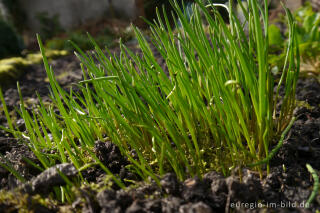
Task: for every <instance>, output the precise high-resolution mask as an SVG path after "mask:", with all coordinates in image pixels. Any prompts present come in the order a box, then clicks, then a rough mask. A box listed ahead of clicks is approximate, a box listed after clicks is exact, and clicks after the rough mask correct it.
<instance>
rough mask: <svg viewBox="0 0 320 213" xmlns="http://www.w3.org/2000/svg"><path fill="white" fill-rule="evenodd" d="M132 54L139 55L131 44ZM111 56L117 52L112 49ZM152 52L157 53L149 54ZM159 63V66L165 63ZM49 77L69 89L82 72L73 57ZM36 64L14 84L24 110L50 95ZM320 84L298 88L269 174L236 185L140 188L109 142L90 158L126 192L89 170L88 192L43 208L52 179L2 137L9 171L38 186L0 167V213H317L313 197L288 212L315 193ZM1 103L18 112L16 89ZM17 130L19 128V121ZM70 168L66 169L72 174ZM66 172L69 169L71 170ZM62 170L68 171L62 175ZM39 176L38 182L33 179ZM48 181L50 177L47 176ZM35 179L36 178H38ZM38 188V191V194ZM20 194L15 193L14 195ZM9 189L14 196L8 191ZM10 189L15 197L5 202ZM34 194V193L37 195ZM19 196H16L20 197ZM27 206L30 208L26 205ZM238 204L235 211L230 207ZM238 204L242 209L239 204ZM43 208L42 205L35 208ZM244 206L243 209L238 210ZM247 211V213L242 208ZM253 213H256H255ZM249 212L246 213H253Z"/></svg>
mask: <svg viewBox="0 0 320 213" xmlns="http://www.w3.org/2000/svg"><path fill="white" fill-rule="evenodd" d="M131 49H133V50H135V51H136V52H137V51H139V50H138V49H137V48H136V47H135V46H134V45H132V46H131ZM113 51H114V52H117V51H119V49H117V48H116V49H114V50H113ZM154 51H155V49H154ZM161 60H162V59H161V58H160V57H159V63H160V64H162V65H163V66H164V67H165V64H164V62H163V61H161ZM51 64H52V65H53V67H54V70H55V74H56V76H57V79H58V81H59V83H60V84H61V85H62V86H63V87H64V88H66V89H67V88H68V86H70V85H71V83H74V82H77V81H79V80H81V70H80V66H79V65H78V64H79V63H78V60H77V59H76V57H75V56H72V55H69V56H64V57H62V58H59V59H56V60H53V61H52V62H51ZM46 78H47V77H46V74H45V72H44V68H43V66H42V65H33V66H31V67H30V70H28V72H26V74H25V75H24V76H23V77H22V78H21V79H20V85H21V91H22V95H23V97H24V100H25V103H26V104H27V105H28V104H29V105H30V106H31V105H32V104H34V103H35V102H37V98H36V95H35V91H36V90H37V91H38V92H39V93H40V94H41V96H42V97H43V100H44V101H46V100H48V99H49V98H47V96H48V92H49V90H48V81H47V80H46ZM319 91H320V85H319V83H318V82H317V81H316V80H314V79H312V78H309V79H300V80H299V82H298V86H297V95H296V98H297V100H299V102H298V103H299V106H298V107H297V109H296V110H295V115H296V117H297V118H298V119H297V120H296V121H295V123H294V125H293V127H292V129H291V130H290V132H289V134H288V136H287V138H286V139H285V142H284V144H283V146H282V148H281V149H280V150H279V152H278V153H277V155H276V156H275V157H274V158H273V159H272V161H271V163H270V168H271V169H270V171H271V172H270V174H269V175H268V176H264V178H263V179H262V180H260V179H259V175H258V174H257V172H255V171H252V170H249V169H243V171H242V181H241V182H240V180H239V176H238V173H236V174H233V175H231V176H230V177H228V178H224V177H223V176H222V174H218V173H216V172H210V173H207V174H206V175H205V176H204V178H203V180H200V179H198V178H192V179H187V180H186V181H184V182H179V181H177V178H176V177H175V175H173V174H167V175H165V176H164V177H163V178H162V179H161V185H162V189H160V188H159V187H158V186H157V185H156V184H155V182H153V181H151V183H146V182H139V181H140V180H139V178H137V177H135V175H134V174H132V173H129V172H128V171H126V170H125V169H124V166H125V165H127V164H128V162H127V160H126V159H125V158H123V157H122V156H121V155H120V152H119V150H118V149H117V147H115V146H114V145H112V144H110V143H101V142H98V141H97V142H96V145H95V152H96V155H97V157H99V159H100V160H101V161H102V162H103V163H104V164H105V165H106V166H107V167H108V168H109V169H110V170H111V171H112V172H113V173H114V174H119V176H120V177H121V178H122V179H125V178H126V179H132V180H136V181H137V182H136V183H135V184H132V186H131V188H130V187H129V189H128V190H126V191H124V190H122V189H119V188H118V187H117V186H116V185H114V186H113V187H112V189H106V190H103V188H106V181H105V174H104V172H103V171H102V170H101V169H99V168H98V167H96V168H90V169H89V170H86V171H85V172H83V176H84V178H86V179H87V180H88V181H89V183H91V184H90V185H88V186H86V187H83V188H81V189H78V192H77V198H76V199H75V200H76V201H75V202H74V203H73V204H72V206H71V205H69V206H68V205H62V204H59V203H55V202H53V201H52V202H49V201H46V202H44V201H43V202H41V201H40V199H39V198H38V197H37V196H35V195H34V194H37V193H39V192H41V193H42V195H44V196H46V195H47V194H48V193H49V192H50V190H52V189H51V188H46V189H45V190H42V189H41V186H46V185H47V186H54V185H55V183H54V181H56V180H55V179H54V177H51V178H50V177H49V178H48V176H47V178H43V176H42V179H41V176H40V177H39V174H40V171H39V170H37V169H36V168H34V167H32V166H31V165H30V164H28V163H27V162H25V161H24V160H23V159H24V157H27V158H28V159H31V160H34V161H35V162H37V160H36V158H35V156H34V155H33V153H32V152H30V151H29V150H28V148H27V147H26V146H25V145H23V144H22V143H19V142H18V141H17V140H16V139H14V138H12V136H11V135H9V134H8V133H5V132H4V131H1V132H0V152H1V155H4V157H5V158H6V159H7V160H8V161H10V162H11V163H12V164H14V165H15V168H16V169H17V170H18V171H19V172H20V173H21V174H23V176H24V178H26V179H27V180H31V184H32V183H33V182H32V181H34V180H35V179H36V180H37V181H38V182H40V185H39V186H38V188H37V186H36V187H35V188H34V189H33V190H34V191H32V190H31V191H28V190H26V189H21V184H19V181H17V179H16V178H15V177H14V176H13V175H12V174H9V172H8V171H6V170H4V169H3V168H1V170H0V178H1V182H0V186H1V189H2V190H4V191H2V192H1V193H0V195H1V196H0V209H11V210H18V208H26V209H28V210H30V211H31V210H34V211H35V212H39V211H40V210H41V211H44V212H50V211H53V212H55V211H58V210H60V211H62V210H66V211H69V210H70V211H71V209H73V210H76V209H77V210H79V211H80V210H84V211H85V212H98V211H99V210H103V211H104V212H125V211H126V212H161V211H162V212H178V211H180V212H221V211H224V210H225V209H229V208H228V207H232V206H234V207H235V208H236V209H237V210H239V211H246V212H247V211H249V212H259V211H260V210H261V211H262V209H263V208H261V206H260V204H258V203H259V202H260V203H262V204H265V205H269V207H274V205H278V206H277V207H278V208H281V207H285V208H281V209H282V210H283V212H291V211H304V212H305V211H309V210H310V211H311V212H314V211H315V210H316V209H319V208H320V196H319V195H318V196H317V197H316V198H315V200H314V202H313V203H312V206H311V208H310V209H309V210H307V209H301V208H300V209H299V208H293V207H294V205H296V203H299V204H301V203H302V205H303V204H304V203H305V202H306V201H307V199H308V197H309V196H310V194H311V191H312V188H313V184H314V182H313V179H312V176H311V174H310V173H309V172H308V170H307V168H306V164H307V163H308V164H310V165H311V166H312V167H313V168H314V169H315V170H318V171H319V170H320V135H319V134H320V94H319ZM4 98H5V100H6V103H7V105H8V108H9V111H11V110H13V109H14V107H17V106H18V105H19V96H18V92H17V89H16V87H15V85H11V86H9V87H8V88H6V90H5V91H4ZM1 116H2V117H0V124H1V125H6V118H5V117H4V115H2V114H1ZM18 123H20V124H21V128H23V126H24V125H23V121H22V120H19V121H18ZM70 168H71V167H70ZM70 168H69V169H70ZM67 169H68V168H67ZM37 176H38V177H37ZM49 176H50V175H49ZM36 177H37V178H36ZM39 187H40V188H39ZM17 188H19V190H17ZM13 189H15V190H13ZM10 190H11V193H13V195H10V193H9V192H10ZM37 190H38V191H37ZM10 196H14V197H16V196H19V199H18V200H11V199H10ZM20 196H21V197H20ZM30 201H32V202H30ZM237 202H238V204H236V203H237ZM239 202H240V203H241V204H239ZM41 203H42V204H41ZM239 205H242V208H239ZM245 205H247V206H245ZM253 207H260V208H256V209H254V208H253ZM251 208H252V209H251Z"/></svg>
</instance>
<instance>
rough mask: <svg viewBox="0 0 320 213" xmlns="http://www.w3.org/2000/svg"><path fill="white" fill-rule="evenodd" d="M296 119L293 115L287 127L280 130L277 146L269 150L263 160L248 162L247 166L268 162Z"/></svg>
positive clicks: (280, 145)
mask: <svg viewBox="0 0 320 213" xmlns="http://www.w3.org/2000/svg"><path fill="white" fill-rule="evenodd" d="M295 121H296V118H295V117H293V118H292V119H291V121H290V123H289V125H288V126H287V128H286V129H285V130H284V131H283V132H282V134H281V137H280V140H279V143H278V144H277V146H276V147H275V148H274V149H273V150H272V151H271V152H270V154H269V155H268V156H267V157H266V158H264V159H263V160H261V161H258V162H256V163H252V164H249V165H248V167H254V166H259V165H262V164H266V163H268V162H269V161H270V160H271V159H272V158H273V157H274V156H275V154H276V153H277V152H278V151H279V149H280V148H281V147H282V145H283V142H284V138H285V136H286V135H287V133H288V132H289V130H290V128H291V127H292V125H293V123H294V122H295Z"/></svg>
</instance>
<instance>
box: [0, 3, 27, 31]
mask: <svg viewBox="0 0 320 213" xmlns="http://www.w3.org/2000/svg"><path fill="white" fill-rule="evenodd" d="M18 2H19V0H2V3H3V5H4V6H5V7H6V9H7V10H8V12H9V15H10V22H11V24H12V25H13V26H15V29H16V30H17V31H18V32H22V31H23V30H24V28H25V25H24V23H25V20H26V14H25V13H24V11H23V10H22V9H21V8H20V7H19V5H20V4H19V3H18Z"/></svg>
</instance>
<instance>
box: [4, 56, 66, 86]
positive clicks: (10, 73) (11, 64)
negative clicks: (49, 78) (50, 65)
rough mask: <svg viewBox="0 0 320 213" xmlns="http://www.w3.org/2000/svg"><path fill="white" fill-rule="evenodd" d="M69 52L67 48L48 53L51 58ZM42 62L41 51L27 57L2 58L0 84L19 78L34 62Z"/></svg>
mask: <svg viewBox="0 0 320 213" xmlns="http://www.w3.org/2000/svg"><path fill="white" fill-rule="evenodd" d="M67 54H68V52H67V51H65V50H62V51H59V50H51V51H48V52H47V53H46V55H47V57H48V58H49V59H55V58H57V57H61V56H65V55H67ZM41 62H42V56H41V53H32V54H28V55H27V56H26V57H24V58H23V57H13V58H7V59H2V60H0V85H4V84H7V83H8V82H10V81H13V80H16V79H18V78H19V77H20V76H21V75H22V74H23V73H24V71H25V70H26V68H27V67H28V66H30V65H32V64H39V63H41Z"/></svg>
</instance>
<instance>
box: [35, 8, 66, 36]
mask: <svg viewBox="0 0 320 213" xmlns="http://www.w3.org/2000/svg"><path fill="white" fill-rule="evenodd" d="M36 17H37V19H38V21H39V22H40V34H41V37H42V38H43V39H44V40H47V39H50V38H52V37H54V36H55V35H57V34H59V33H62V32H64V30H63V28H62V27H61V25H60V22H59V16H58V15H54V16H51V17H50V16H49V15H48V13H47V12H41V13H38V14H36Z"/></svg>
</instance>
